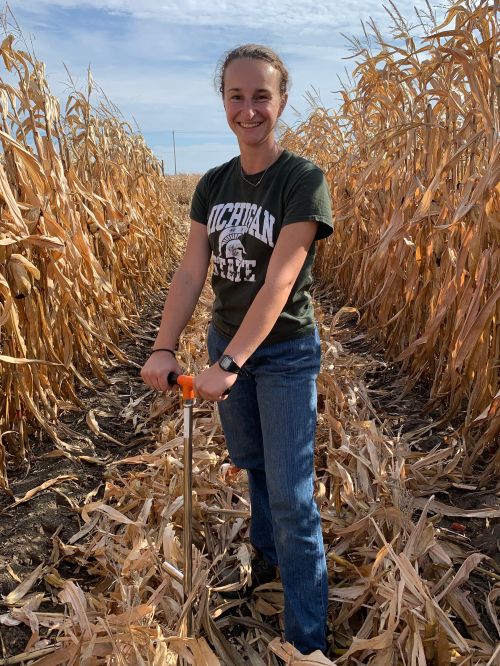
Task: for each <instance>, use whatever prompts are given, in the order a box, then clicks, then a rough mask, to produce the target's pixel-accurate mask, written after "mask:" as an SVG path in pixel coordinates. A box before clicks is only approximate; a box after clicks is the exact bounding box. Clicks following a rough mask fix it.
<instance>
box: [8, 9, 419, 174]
mask: <svg viewBox="0 0 500 666" xmlns="http://www.w3.org/2000/svg"><path fill="white" fill-rule="evenodd" d="M9 4H10V6H11V7H12V9H13V11H14V13H15V14H16V16H17V17H18V19H19V21H20V23H21V27H22V29H23V31H24V32H25V34H27V35H28V36H30V35H32V36H33V43H34V47H35V51H36V54H37V57H38V58H39V59H40V60H43V61H44V62H45V63H46V64H47V77H48V80H49V84H50V87H51V90H52V92H53V93H54V94H56V95H57V96H58V97H60V98H61V100H62V102H63V105H64V102H65V98H66V96H67V92H68V86H67V81H68V77H67V74H66V72H65V69H64V67H63V62H64V63H66V64H67V66H68V68H69V70H70V72H71V74H72V76H73V77H74V79H75V81H76V82H77V85H78V86H80V87H83V86H84V85H85V81H86V70H87V66H88V64H89V63H90V65H91V68H92V72H93V76H94V78H95V80H96V82H97V83H98V84H99V86H101V88H102V89H103V90H104V92H105V93H106V95H107V96H108V98H109V99H111V100H112V101H113V102H114V103H115V104H117V106H118V107H119V108H120V109H121V111H122V113H123V115H124V117H125V118H126V119H127V120H129V121H131V122H132V118H134V119H135V120H136V121H137V122H138V124H139V126H140V128H141V129H142V131H143V132H144V133H145V134H146V135H147V134H148V133H150V132H152V131H162V132H165V133H167V132H169V131H171V130H172V129H175V130H190V131H192V132H200V135H199V141H198V142H197V143H198V147H197V148H195V147H192V146H191V147H182V149H181V152H180V153H179V159H181V157H182V159H184V157H185V159H186V160H187V159H188V158H189V159H193V160H195V162H194V164H196V169H195V168H194V167H193V166H189V165H187V166H183V167H182V170H188V171H193V170H204V169H202V168H201V164H202V163H203V164H205V165H206V164H208V163H209V161H210V160H211V159H215V160H216V161H215V162H213V163H218V162H221V161H224V159H227V158H228V156H229V155H230V154H232V153H230V151H228V149H227V147H226V148H224V149H220V148H217V147H216V146H217V145H218V144H217V141H215V142H214V141H212V140H210V133H211V132H213V131H221V130H225V131H226V132H227V131H228V130H227V126H226V122H225V115H224V110H223V108H222V104H221V101H220V99H219V98H218V96H217V95H216V93H215V92H214V90H213V85H212V76H213V70H214V67H215V63H216V61H217V59H218V58H219V57H220V55H221V54H222V53H223V52H224V51H225V50H226V49H229V48H232V47H233V46H235V45H236V44H241V43H245V42H250V41H254V42H255V41H257V42H261V43H266V44H269V45H270V46H272V47H273V48H275V49H277V50H278V52H279V53H280V54H281V55H282V56H283V57H284V60H285V62H286V63H287V64H288V66H289V68H290V73H291V77H292V84H293V85H292V89H291V93H290V99H289V105H288V108H287V109H286V110H285V113H284V116H283V119H284V120H285V122H287V123H289V124H293V123H294V122H296V120H297V118H296V116H295V114H294V112H293V107H294V108H296V109H298V110H299V111H300V112H301V113H302V114H304V113H306V112H307V110H308V108H309V106H308V102H307V101H306V99H305V97H304V96H305V93H306V91H308V90H311V89H313V88H314V89H315V90H318V91H319V93H320V95H321V99H322V101H323V103H324V104H325V105H326V106H330V107H332V106H335V105H336V103H337V99H338V95H336V94H333V93H332V91H336V90H338V89H339V88H340V84H339V81H338V77H339V76H340V77H342V78H343V79H344V78H345V76H344V68H347V69H348V70H349V71H351V70H352V68H353V66H354V63H353V61H352V60H346V58H347V57H348V56H349V55H350V50H349V45H348V43H347V41H346V39H345V38H344V37H343V36H342V33H343V34H347V35H355V36H358V37H362V34H363V33H362V28H361V21H362V20H363V21H364V22H365V23H366V21H367V20H368V18H369V17H370V16H372V17H373V18H375V20H376V21H377V24H378V25H380V27H381V29H382V32H383V33H384V34H385V35H387V36H388V37H390V33H389V31H388V30H387V29H383V26H387V24H388V22H389V21H388V17H387V14H386V13H385V11H384V10H383V7H382V2H380V1H376V0H364V1H363V2H362V1H361V0H344V1H343V2H342V3H338V4H337V3H335V4H334V2H333V0H303V1H302V2H292V1H291V0H268V1H267V2H262V0H259V1H258V2H257V1H256V0H245V1H243V0H232V1H230V0H210V1H208V0H185V1H184V2H179V1H178V0H176V1H175V2H174V1H173V0H10V3H9ZM413 4H416V6H417V7H419V8H420V9H425V7H426V3H425V0H398V1H397V6H398V9H399V10H400V11H401V13H402V14H403V15H405V16H407V17H410V18H411V20H412V21H414V22H415V13H414V10H413ZM201 133H204V134H201ZM203 136H206V138H207V140H206V141H205V139H203ZM209 140H210V141H209ZM157 143H158V150H163V151H165V150H167V148H166V145H167V144H166V143H165V142H164V141H163V140H161V141H158V142H157ZM202 145H203V146H205V145H211V146H212V147H211V148H209V149H207V150H209V151H210V153H211V155H212V157H207V154H206V150H204V149H203V148H202V147H201V146H202ZM224 145H226V144H224ZM162 146H163V147H162ZM218 151H219V152H218ZM213 163H212V164H210V165H211V166H212V165H213ZM198 165H200V166H198ZM207 168H208V167H207Z"/></svg>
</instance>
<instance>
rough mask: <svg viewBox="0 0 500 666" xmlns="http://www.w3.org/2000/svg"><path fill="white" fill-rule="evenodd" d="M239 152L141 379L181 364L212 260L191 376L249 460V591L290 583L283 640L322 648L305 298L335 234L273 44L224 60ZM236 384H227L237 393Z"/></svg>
mask: <svg viewBox="0 0 500 666" xmlns="http://www.w3.org/2000/svg"><path fill="white" fill-rule="evenodd" d="M218 77H219V78H218V83H219V85H218V88H219V91H220V93H221V95H222V100H223V104H224V108H225V111H226V118H227V123H228V125H229V127H230V128H231V130H232V131H233V132H234V134H235V135H236V138H237V140H238V145H239V149H240V155H239V156H238V157H235V158H233V159H232V160H230V161H229V162H227V163H225V164H222V165H221V166H219V167H215V168H214V169H210V170H209V171H208V172H207V173H206V174H205V175H204V176H203V177H202V179H201V180H200V182H199V183H198V185H197V187H196V190H195V193H194V197H193V202H192V206H191V219H192V222H191V229H190V233H189V238H188V242H187V247H186V252H185V255H184V257H183V259H182V261H181V264H180V267H179V269H178V270H177V272H176V274H175V276H174V279H173V281H172V284H171V288H170V291H169V294H168V297H167V300H166V302H165V307H164V312H163V317H162V321H161V325H160V329H159V331H158V335H157V338H156V341H155V344H154V346H153V351H155V352H159V353H153V354H151V357H150V358H149V360H148V361H147V362H146V364H145V366H144V368H143V369H142V376H143V378H144V381H145V382H146V383H147V384H149V385H150V386H152V387H153V388H156V389H159V390H167V389H168V387H167V384H166V378H167V376H168V374H169V372H172V371H173V372H176V373H181V372H182V369H181V368H180V367H179V366H178V364H177V362H176V359H175V356H174V354H173V352H170V351H169V350H172V349H174V348H175V345H176V342H177V339H178V337H179V335H180V334H181V332H182V330H183V329H184V327H185V326H186V324H187V322H188V320H189V319H190V317H191V315H192V313H193V310H194V307H195V305H196V302H197V300H198V298H199V296H200V293H201V290H202V288H203V285H204V282H205V279H206V276H207V271H208V265H209V261H210V258H211V256H213V272H212V287H213V290H214V294H215V300H214V305H213V309H212V323H211V325H210V327H209V330H208V354H209V357H210V361H211V363H212V365H211V366H210V367H209V368H208V369H206V370H205V371H203V372H202V373H201V374H199V375H198V376H197V377H195V380H194V385H195V390H196V393H197V395H198V396H199V397H201V398H204V399H207V400H215V401H217V402H218V404H219V411H220V417H221V423H222V426H223V429H224V434H225V437H226V444H227V448H228V450H229V454H230V456H231V459H232V460H233V462H234V464H236V465H237V466H238V467H241V468H243V469H246V470H247V473H248V480H249V489H250V502H251V509H252V518H251V526H250V541H251V543H252V545H253V547H254V557H253V559H252V586H251V587H250V588H248V589H247V590H246V592H247V593H248V594H250V593H251V591H252V589H253V587H255V586H257V585H259V584H261V583H266V582H269V581H271V580H273V579H274V578H275V576H276V572H277V567H279V569H280V574H281V580H282V583H283V588H284V591H285V638H286V640H287V641H289V642H290V643H292V644H294V645H295V647H296V648H297V649H298V650H300V651H301V652H302V653H303V654H310V653H312V652H314V651H316V650H321V651H324V650H326V618H327V605H328V581H327V570H326V562H325V552H324V547H323V538H322V532H321V523H320V516H319V512H318V508H317V506H316V503H315V501H314V496H313V478H314V441H315V428H316V378H317V375H318V372H319V367H320V345H319V337H318V332H317V330H316V324H315V321H314V312H313V307H312V303H311V297H310V293H309V290H310V286H311V282H312V276H311V268H312V263H313V260H314V254H315V241H317V240H320V239H321V238H325V237H326V236H328V235H329V234H330V233H331V231H332V220H331V208H330V195H329V191H328V188H327V185H326V181H325V178H324V175H323V173H322V172H321V171H320V169H318V168H317V167H316V166H315V165H314V164H312V163H311V162H309V161H308V160H305V159H303V158H301V157H299V156H298V155H295V154H294V153H291V152H290V151H287V150H284V149H283V148H282V147H281V146H280V145H279V144H278V143H277V141H276V138H275V127H276V123H277V121H278V118H279V117H280V115H281V113H282V112H283V109H284V108H285V105H286V103H287V98H288V93H287V86H288V72H287V70H286V68H285V66H284V64H283V63H282V61H281V60H280V59H279V58H278V56H277V55H276V54H275V53H274V52H273V51H271V50H270V49H269V48H267V47H264V46H260V45H254V44H249V45H245V46H242V47H239V48H237V49H235V50H234V51H231V52H230V53H228V54H227V55H226V56H225V58H224V59H223V61H222V63H221V65H220V67H219V70H218ZM229 389H230V390H231V394H230V395H229V396H228V395H227V394H228V393H229Z"/></svg>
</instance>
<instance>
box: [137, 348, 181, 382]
mask: <svg viewBox="0 0 500 666" xmlns="http://www.w3.org/2000/svg"><path fill="white" fill-rule="evenodd" d="M169 372H175V373H177V374H178V375H182V368H181V367H180V365H179V364H178V363H177V361H176V360H175V358H174V357H173V356H172V354H170V353H169V352H156V353H155V354H151V356H150V357H149V358H148V360H147V361H146V363H145V364H144V366H143V367H142V370H141V377H142V379H143V380H144V382H145V383H146V384H147V385H148V386H151V388H153V389H156V390H157V391H168V390H172V389H173V388H175V386H169V384H168V381H167V377H168V373H169Z"/></svg>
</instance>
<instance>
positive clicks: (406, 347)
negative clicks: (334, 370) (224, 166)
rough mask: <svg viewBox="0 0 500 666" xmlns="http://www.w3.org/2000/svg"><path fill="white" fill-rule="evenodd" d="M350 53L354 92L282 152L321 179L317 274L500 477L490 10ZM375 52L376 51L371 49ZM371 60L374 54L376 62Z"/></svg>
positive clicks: (494, 63)
mask: <svg viewBox="0 0 500 666" xmlns="http://www.w3.org/2000/svg"><path fill="white" fill-rule="evenodd" d="M392 11H393V19H394V26H395V32H396V34H397V36H398V37H399V42H398V43H402V45H398V46H395V45H394V44H393V43H389V40H384V38H383V37H382V35H380V33H378V32H377V31H376V30H375V31H374V34H373V41H374V47H373V49H367V48H366V47H363V46H362V45H361V44H354V47H355V48H356V50H357V58H356V61H357V66H356V68H355V70H354V73H353V76H354V77H355V81H356V86H355V87H354V88H353V89H352V90H351V89H347V88H344V89H343V90H342V91H341V94H342V99H343V104H342V105H341V107H340V109H339V110H338V111H336V112H330V111H328V109H324V108H317V109H316V110H315V111H314V112H313V113H312V114H311V116H310V117H309V118H308V119H307V120H306V121H305V122H304V123H303V124H302V125H301V126H300V127H298V128H294V130H293V131H288V132H287V133H286V136H285V143H286V145H287V146H288V147H290V148H292V149H294V150H296V151H297V152H299V153H301V154H303V155H305V156H307V157H309V158H311V159H312V160H314V161H315V162H317V163H318V164H320V165H321V166H322V167H323V169H324V170H325V171H326V172H327V173H328V177H329V180H330V184H331V191H332V200H333V206H334V210H335V212H336V220H337V225H336V231H335V235H334V237H333V238H331V239H329V241H328V243H325V244H324V245H323V248H322V252H321V257H320V262H319V266H318V269H319V270H318V273H319V275H320V277H321V279H322V280H323V281H324V282H326V283H334V284H335V285H337V286H338V288H339V289H340V290H341V291H342V292H343V293H344V294H348V295H349V302H350V303H351V304H353V305H355V306H356V307H358V308H359V309H360V312H361V321H362V323H363V324H364V325H365V326H367V327H368V328H370V329H371V330H372V331H373V333H374V334H375V335H377V337H378V339H379V342H380V345H381V346H383V348H384V350H385V352H386V353H387V355H388V356H389V357H390V358H394V359H397V360H398V361H400V362H401V364H402V365H401V369H402V372H404V373H405V374H406V377H407V381H406V386H407V387H408V388H409V387H411V386H413V385H414V384H415V383H416V382H418V381H419V380H420V379H421V378H424V379H425V380H426V381H428V382H430V383H431V389H430V393H429V404H430V406H439V407H440V408H441V409H442V412H443V422H446V421H448V420H449V419H451V418H453V417H454V416H456V415H457V414H458V413H459V412H461V410H462V408H463V407H464V405H465V414H464V415H463V414H462V413H461V416H460V419H461V420H462V422H463V423H462V428H461V429H460V436H461V437H462V438H463V440H464V442H465V444H466V452H467V455H466V462H465V468H466V470H467V471H470V470H471V468H472V466H473V465H474V463H476V462H477V461H478V459H479V458H480V457H481V456H482V457H483V462H485V463H489V465H488V467H487V469H486V470H485V472H484V474H485V478H487V477H490V478H494V477H496V476H498V473H499V472H500V452H499V450H498V447H497V446H496V445H495V442H497V443H498V436H499V434H500V409H499V408H500V393H499V392H498V363H499V355H500V354H499V352H500V337H499V330H500V329H499V327H498V321H499V315H500V281H499V275H500V245H499V239H500V184H499V181H500V142H499V136H500V59H499V56H498V54H499V24H498V5H497V3H496V2H495V3H488V2H480V3H475V5H474V3H468V2H465V3H463V2H461V3H456V4H455V5H454V6H453V7H452V8H451V9H450V10H449V12H448V14H447V17H446V19H445V21H444V22H443V24H442V25H440V26H435V29H434V31H433V32H432V33H431V34H429V35H428V36H427V38H426V39H424V40H423V45H422V44H416V43H415V41H414V39H413V38H412V36H411V34H410V32H409V28H408V27H407V23H406V22H405V20H404V19H403V17H401V16H400V15H399V14H398V13H397V10H396V8H395V7H394V8H393V9H392ZM377 49H378V50H377ZM375 51H376V52H375Z"/></svg>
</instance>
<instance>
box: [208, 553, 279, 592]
mask: <svg viewBox="0 0 500 666" xmlns="http://www.w3.org/2000/svg"><path fill="white" fill-rule="evenodd" d="M250 566H251V569H250V574H251V583H249V584H245V585H243V586H242V587H241V588H240V589H236V590H235V589H232V590H224V589H218V588H221V587H226V586H229V585H231V586H233V585H237V584H238V583H240V580H241V579H240V569H239V567H236V568H229V567H227V568H226V569H225V570H223V571H222V572H221V573H220V574H219V576H217V579H216V581H217V582H216V586H214V589H215V590H216V591H217V592H218V593H219V594H220V595H221V596H222V597H224V598H226V599H245V598H247V597H250V596H251V595H252V594H253V591H254V590H255V588H257V587H259V585H265V583H272V582H273V581H274V580H276V577H277V575H278V567H276V566H275V565H274V564H269V562H268V561H267V560H266V559H264V557H263V556H262V554H261V553H260V552H259V551H257V550H255V555H254V556H253V557H252V559H251V561H250Z"/></svg>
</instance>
